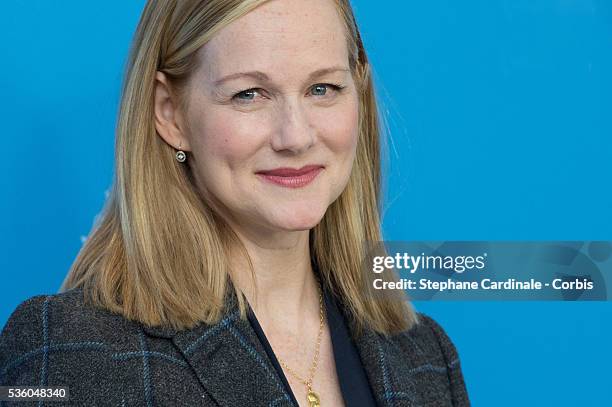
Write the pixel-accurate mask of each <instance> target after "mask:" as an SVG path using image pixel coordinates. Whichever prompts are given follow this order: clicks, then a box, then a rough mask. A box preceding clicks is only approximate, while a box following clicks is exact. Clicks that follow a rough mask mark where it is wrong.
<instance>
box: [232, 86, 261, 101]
mask: <svg viewBox="0 0 612 407" xmlns="http://www.w3.org/2000/svg"><path fill="white" fill-rule="evenodd" d="M257 93H258V92H257V89H247V90H243V91H242V92H238V93H236V94H235V95H234V96H233V98H234V99H238V100H253V99H255V95H256V94H257Z"/></svg>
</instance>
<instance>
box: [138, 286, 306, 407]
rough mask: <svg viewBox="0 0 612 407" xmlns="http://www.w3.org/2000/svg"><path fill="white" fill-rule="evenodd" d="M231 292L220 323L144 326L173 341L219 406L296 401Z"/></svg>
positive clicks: (277, 406)
mask: <svg viewBox="0 0 612 407" xmlns="http://www.w3.org/2000/svg"><path fill="white" fill-rule="evenodd" d="M230 291H231V294H230V295H229V297H230V298H229V300H228V302H227V307H226V310H227V311H226V312H225V315H224V316H223V317H222V319H221V321H220V322H219V323H217V324H215V325H207V324H199V325H197V326H196V327H194V328H193V329H189V330H184V331H178V332H176V331H168V330H166V331H164V330H163V328H145V330H146V331H147V332H148V333H149V334H158V336H165V337H167V338H169V339H171V340H172V342H173V343H174V344H175V345H176V347H177V348H178V349H179V350H180V352H181V353H182V354H183V356H184V357H185V359H186V361H187V363H188V364H189V365H190V366H191V368H192V369H193V371H194V372H195V373H196V375H197V377H198V379H199V381H200V383H201V384H202V386H203V387H204V388H205V389H206V391H207V392H208V393H209V394H210V395H211V396H212V398H213V399H214V400H215V401H216V402H217V403H218V404H219V405H220V406H232V407H233V406H248V405H257V406H275V407H280V406H294V405H293V403H292V402H291V399H290V397H289V395H288V394H287V392H286V391H285V389H284V387H283V384H282V382H281V379H280V378H279V377H278V374H277V372H276V370H275V369H274V366H273V365H272V363H271V362H270V360H269V358H268V356H267V354H266V351H265V349H263V347H262V345H261V343H260V342H259V340H258V338H257V335H256V333H255V331H253V329H252V327H251V325H250V323H249V321H248V320H243V319H241V318H240V315H239V311H238V305H237V300H236V296H235V293H234V292H233V290H230ZM294 407H295V406H294Z"/></svg>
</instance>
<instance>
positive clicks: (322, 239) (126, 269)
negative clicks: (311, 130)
mask: <svg viewBox="0 0 612 407" xmlns="http://www.w3.org/2000/svg"><path fill="white" fill-rule="evenodd" d="M266 1H267V0H207V1H185V0H183V1H181V0H149V1H147V4H146V6H145V8H144V11H143V13H142V16H141V19H140V22H139V24H138V27H137V30H136V33H135V37H134V39H133V43H132V47H131V49H130V54H129V58H128V63H127V69H126V73H125V77H124V82H123V89H122V96H121V104H120V110H119V117H118V124H117V129H116V145H115V150H116V152H115V154H116V156H115V174H114V179H113V185H112V189H111V192H110V194H109V197H108V199H107V201H106V203H105V206H104V208H103V210H102V212H101V214H100V216H99V218H98V219H97V221H96V223H95V224H94V226H93V228H92V231H91V233H90V235H89V237H88V238H87V239H86V241H85V243H84V245H83V247H82V248H81V250H80V252H79V254H78V255H77V257H76V259H75V261H74V263H73V264H72V267H71V268H70V270H69V272H68V275H67V276H66V279H65V280H64V283H63V285H62V288H61V289H60V290H61V291H65V290H68V289H71V288H76V287H81V288H83V292H84V297H85V300H86V301H87V302H88V303H90V304H92V305H94V306H98V307H102V308H105V309H108V310H110V311H112V312H116V313H120V314H122V315H123V316H125V317H126V318H128V319H131V320H136V321H140V322H142V323H144V324H147V325H151V326H156V325H165V326H170V327H172V328H174V329H179V330H180V329H186V328H191V327H193V326H194V325H196V324H197V323H199V322H205V323H209V324H211V323H215V322H217V321H218V320H219V318H220V317H221V315H222V313H223V308H224V301H225V299H226V295H227V294H228V289H229V287H230V286H232V284H229V283H231V273H230V268H229V262H228V259H229V258H230V257H229V256H230V253H229V251H230V248H231V247H235V246H237V247H239V248H240V250H241V252H242V254H244V255H245V256H246V257H245V258H246V259H247V261H248V262H249V264H250V259H249V258H248V254H247V252H246V249H245V248H244V246H243V245H242V244H241V243H240V241H239V239H238V237H237V236H236V234H235V233H234V232H233V231H232V230H231V228H230V227H229V226H228V225H227V223H226V222H225V221H224V220H223V219H222V218H221V217H220V216H219V215H218V214H217V213H216V212H215V211H214V210H213V209H212V207H211V206H210V205H208V204H207V203H206V201H205V200H204V199H202V197H201V196H200V194H199V193H198V191H197V188H196V187H195V182H194V180H193V178H192V175H191V173H190V171H189V169H188V167H187V166H184V165H183V164H181V163H178V162H177V161H176V160H175V158H174V149H173V148H172V147H171V146H170V145H168V144H167V143H165V142H164V141H163V140H162V139H161V137H159V136H158V135H157V134H156V130H155V127H154V120H153V114H154V112H153V109H154V104H153V103H154V92H155V90H154V83H155V79H154V78H155V74H156V71H161V72H164V73H165V74H166V75H167V77H168V78H169V80H170V82H171V84H172V88H173V89H175V90H176V92H177V95H178V96H179V100H180V101H181V102H180V107H181V108H185V102H184V98H181V97H180V96H181V94H182V90H184V88H185V86H186V83H187V81H188V79H189V75H190V73H191V72H193V71H194V70H195V68H196V63H197V61H196V58H195V54H196V51H197V50H198V49H200V47H202V46H203V45H204V44H206V43H207V42H208V41H209V40H210V39H211V38H212V37H213V36H214V35H215V33H216V32H218V31H219V30H220V29H221V28H223V27H225V26H227V25H228V24H230V23H231V22H232V21H234V20H236V19H237V18H239V17H240V16H243V15H245V14H246V13H248V12H250V11H251V10H253V9H254V8H255V7H257V6H259V5H261V4H263V3H265V2H266ZM335 2H336V5H337V8H338V11H339V13H340V15H341V17H342V20H343V23H344V25H345V28H346V32H347V44H348V50H349V64H350V67H351V71H352V73H353V77H354V78H355V82H356V84H357V86H358V88H359V98H360V102H359V105H360V106H359V109H360V113H359V131H360V134H359V141H358V145H357V153H356V158H355V162H354V166H353V170H352V173H351V176H350V179H349V181H348V185H347V187H346V188H345V190H344V191H343V193H342V194H341V195H340V197H339V198H338V199H337V200H336V201H335V202H333V203H332V204H331V205H330V207H329V208H328V210H327V212H326V213H325V215H324V217H323V219H322V221H321V222H320V223H319V224H318V225H317V226H316V227H315V228H314V229H312V230H311V231H310V250H311V258H312V260H313V262H316V265H317V267H318V270H319V274H320V276H321V280H322V283H323V284H324V285H326V287H327V288H328V289H330V290H331V291H332V292H334V293H335V294H336V295H338V296H339V297H340V298H341V300H342V301H343V303H344V304H345V306H346V307H347V309H348V310H349V311H350V314H351V316H352V318H353V320H354V321H355V322H356V323H357V327H358V330H361V329H362V328H363V327H364V326H368V327H370V328H371V329H373V330H375V331H377V332H380V333H383V334H390V333H393V332H398V331H402V330H405V329H407V328H409V327H410V326H411V325H412V324H413V323H414V322H415V321H416V315H415V313H414V311H413V309H412V307H411V305H410V303H409V302H408V301H383V300H375V299H373V298H371V297H368V296H367V295H365V294H366V293H365V292H364V289H363V287H364V285H365V283H366V281H365V280H364V279H365V278H366V277H365V275H364V273H363V272H362V269H361V267H362V265H361V263H360V259H363V258H364V256H365V246H364V242H367V241H379V240H381V231H380V219H379V196H380V176H381V174H380V140H379V139H380V132H381V129H380V128H379V119H378V108H377V104H376V98H375V92H374V86H373V81H372V78H371V75H370V67H369V63H368V60H367V56H366V53H365V50H364V48H363V44H362V41H361V38H360V35H359V31H358V28H357V26H356V23H355V18H354V16H353V12H352V9H351V6H350V4H349V3H348V0H335ZM251 272H253V270H252V264H251ZM234 290H235V292H236V294H237V298H238V300H239V307H240V311H241V315H242V317H245V315H246V313H245V311H246V306H245V301H246V300H245V298H244V296H243V294H242V293H240V292H238V289H237V288H236V287H234Z"/></svg>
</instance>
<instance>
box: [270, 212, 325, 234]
mask: <svg viewBox="0 0 612 407" xmlns="http://www.w3.org/2000/svg"><path fill="white" fill-rule="evenodd" d="M323 215H325V212H324V211H322V212H319V211H313V210H312V208H310V209H309V210H308V211H304V212H303V213H300V212H299V211H296V212H293V213H289V214H286V216H285V217H284V218H283V219H276V222H275V223H276V224H277V225H278V227H280V228H281V229H284V230H288V231H289V230H295V231H297V230H309V229H312V228H314V227H315V226H317V225H318V224H319V222H321V219H323Z"/></svg>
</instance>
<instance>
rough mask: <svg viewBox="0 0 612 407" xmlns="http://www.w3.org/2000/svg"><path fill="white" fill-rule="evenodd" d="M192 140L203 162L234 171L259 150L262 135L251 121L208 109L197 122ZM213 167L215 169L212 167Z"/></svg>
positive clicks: (203, 163) (218, 168) (206, 164)
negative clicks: (256, 131) (256, 130)
mask: <svg viewBox="0 0 612 407" xmlns="http://www.w3.org/2000/svg"><path fill="white" fill-rule="evenodd" d="M193 123H194V124H195V126H192V127H191V132H192V135H191V136H192V139H193V142H194V145H195V146H196V147H195V148H196V149H197V150H198V151H197V152H196V154H197V155H198V157H200V160H199V161H202V165H203V166H205V167H206V168H209V169H213V168H214V169H216V170H223V169H222V168H220V167H224V168H226V169H230V170H234V169H237V168H239V167H240V166H244V165H245V164H247V163H248V162H249V159H250V157H252V156H253V155H254V153H255V152H256V151H257V150H258V149H259V146H260V142H261V137H258V136H257V134H256V133H255V132H254V130H253V129H257V127H256V126H253V125H252V124H250V123H249V121H248V120H237V118H236V117H235V113H234V115H232V114H226V113H225V112H223V111H222V110H217V109H208V110H207V112H206V114H201V115H199V116H198V118H197V119H195V120H194V121H193ZM211 167H213V168H211Z"/></svg>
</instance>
